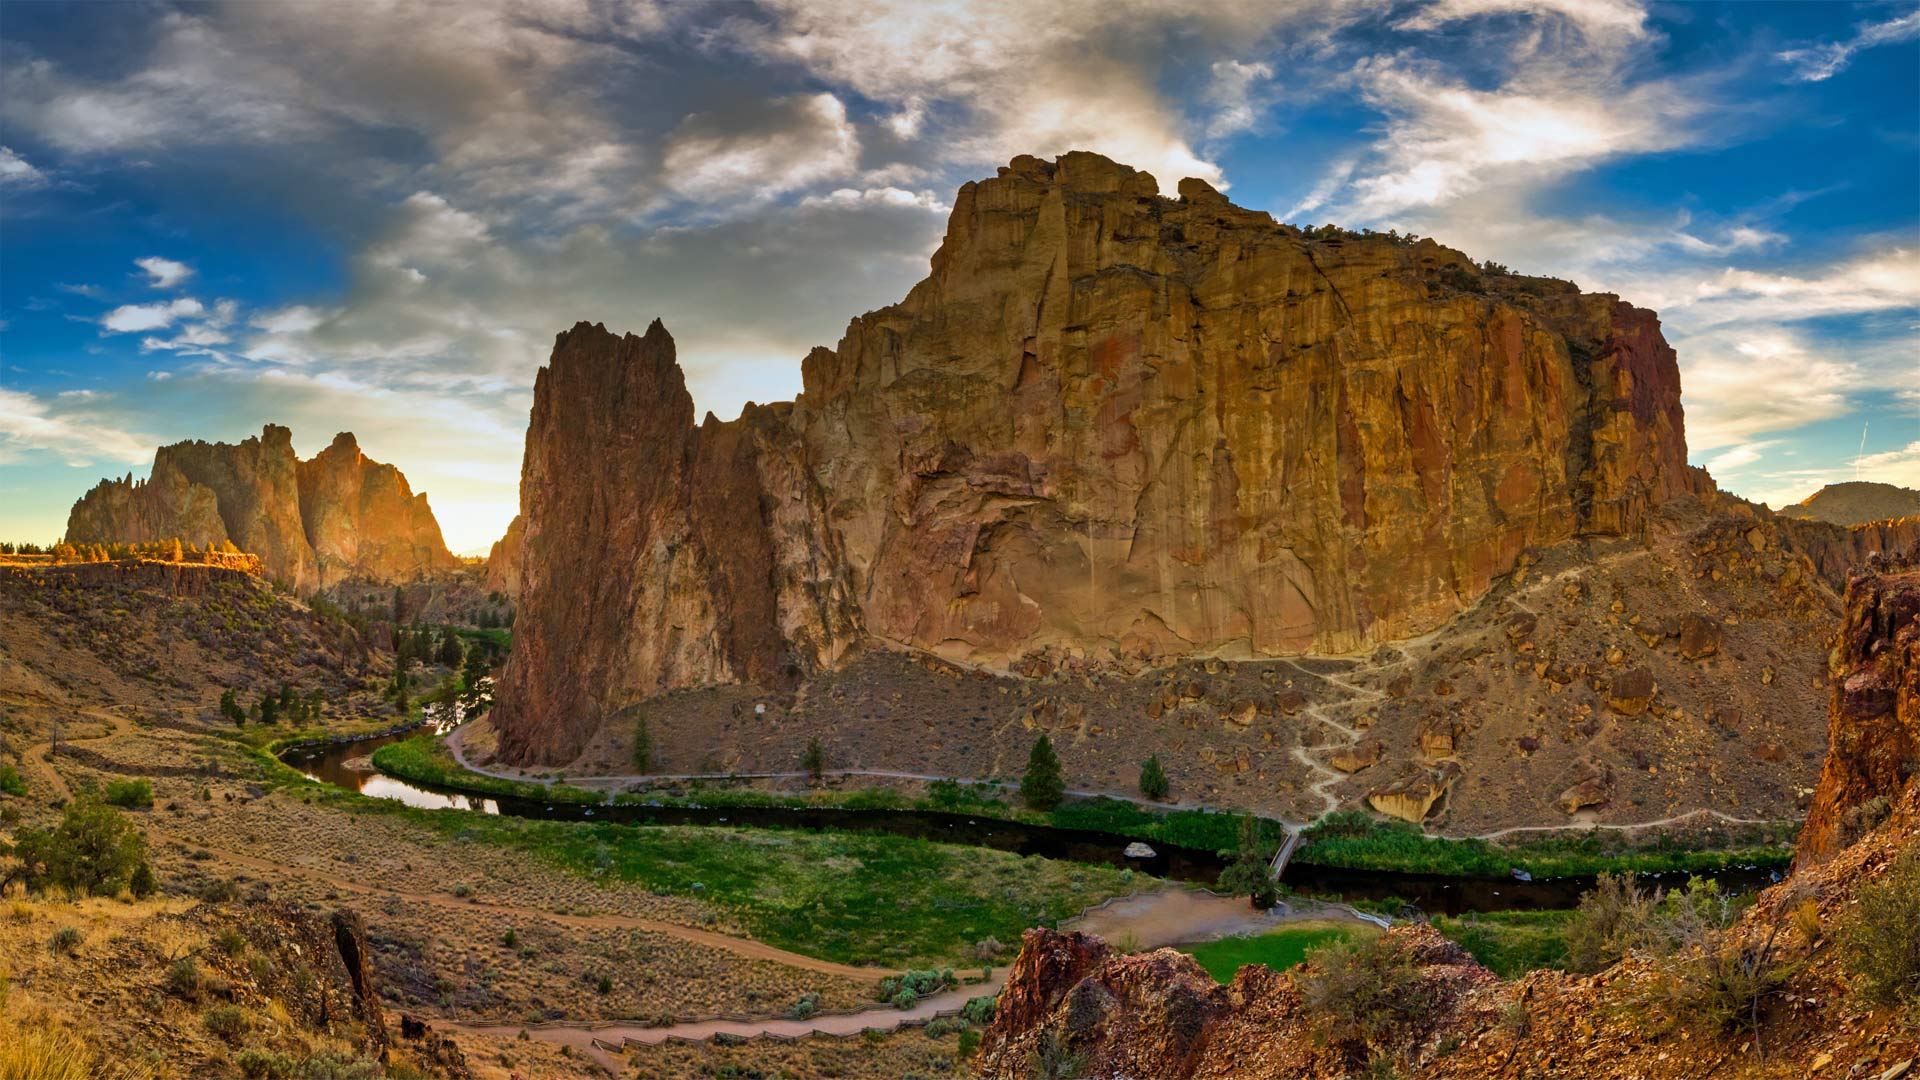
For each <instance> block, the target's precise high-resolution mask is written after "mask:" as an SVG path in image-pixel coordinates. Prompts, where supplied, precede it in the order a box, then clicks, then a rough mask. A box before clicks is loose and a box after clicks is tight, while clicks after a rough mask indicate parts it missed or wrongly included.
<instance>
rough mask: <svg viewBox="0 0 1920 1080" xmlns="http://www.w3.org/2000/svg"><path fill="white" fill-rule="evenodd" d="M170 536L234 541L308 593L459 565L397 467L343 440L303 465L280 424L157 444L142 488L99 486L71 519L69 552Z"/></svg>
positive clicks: (136, 484) (114, 483)
mask: <svg viewBox="0 0 1920 1080" xmlns="http://www.w3.org/2000/svg"><path fill="white" fill-rule="evenodd" d="M174 537H178V538H179V539H180V540H181V541H182V542H183V543H188V544H193V545H195V546H197V547H205V546H206V545H208V544H215V545H218V544H220V543H222V542H231V543H232V544H233V545H234V546H235V547H238V548H240V549H241V550H242V551H248V552H252V553H254V554H256V555H258V556H260V559H261V563H262V566H263V569H264V571H265V573H266V574H267V575H268V576H269V577H273V578H276V579H279V580H281V581H285V582H287V583H288V584H289V585H291V586H293V587H294V588H295V589H297V590H299V591H301V592H303V593H304V592H312V591H314V590H316V589H320V588H323V587H325V586H327V585H331V584H333V583H335V582H338V581H341V580H345V579H347V578H354V577H360V578H372V579H376V580H399V579H403V578H408V577H412V576H413V575H414V574H417V573H421V572H424V571H431V570H437V569H445V568H450V567H453V566H455V565H457V564H458V560H456V559H455V558H454V557H453V555H452V554H451V553H449V552H448V551H447V547H446V544H445V542H444V541H443V540H442V539H441V536H440V526H439V524H438V523H437V522H436V521H435V520H434V517H433V511H432V510H431V509H430V508H429V507H428V506H427V500H426V496H425V495H415V494H413V492H412V490H411V489H410V488H409V487H408V486H407V481H406V477H404V476H402V475H400V471H399V470H398V469H395V468H394V467H393V466H391V465H383V464H380V463H379V462H375V461H372V460H369V459H368V458H367V457H366V456H365V455H363V454H361V453H360V448H359V446H358V444H357V443H356V442H355V441H354V438H353V436H352V435H351V434H344V433H343V434H341V435H339V436H337V437H335V439H334V441H333V444H332V445H331V446H329V447H328V448H327V449H326V450H324V451H322V452H321V453H320V454H318V455H316V456H315V457H314V458H313V459H312V460H311V461H307V462H302V461H300V460H299V458H298V457H297V456H295V454H294V452H293V433H292V432H291V431H289V430H288V429H287V428H284V427H280V426H279V425H276V424H268V425H266V426H265V427H264V428H262V429H261V432H260V434H259V435H258V436H256V437H254V438H249V439H247V440H245V441H244V442H241V443H239V444H230V443H208V442H202V441H199V440H194V441H191V442H180V443H174V444H173V445H171V446H163V447H161V448H160V449H159V450H158V451H156V452H155V453H154V458H153V470H152V472H151V474H150V475H149V477H148V478H147V479H146V480H141V481H136V480H134V479H133V477H132V476H131V475H129V476H127V477H126V478H124V479H119V480H102V481H101V482H100V483H99V484H98V485H97V486H95V487H94V488H93V490H91V491H89V492H87V493H86V494H85V495H83V496H82V497H81V498H80V499H79V501H77V502H75V503H74V505H73V510H72V511H71V512H70V513H69V514H68V516H67V533H66V539H67V541H68V542H69V543H76V544H78V543H113V542H122V543H144V542H150V541H157V540H168V539H172V538H174Z"/></svg>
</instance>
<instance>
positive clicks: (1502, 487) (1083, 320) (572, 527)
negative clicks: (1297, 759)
mask: <svg viewBox="0 0 1920 1080" xmlns="http://www.w3.org/2000/svg"><path fill="white" fill-rule="evenodd" d="M803 377H804V382H805V393H804V394H803V395H802V396H801V397H800V399H799V400H798V401H797V402H795V403H793V404H791V405H777V406H767V407H753V408H749V409H748V410H747V411H746V413H745V415H743V416H742V417H741V418H740V419H739V420H736V421H733V422H731V423H721V422H719V421H716V420H713V419H712V418H709V419H708V421H707V422H706V423H704V424H702V425H701V426H700V427H699V428H697V429H696V428H695V427H694V426H693V424H692V406H691V402H690V401H689V400H688V399H687V397H686V393H685V390H684V387H683V385H682V379H681V376H680V373H679V370H678V368H677V367H676V366H675V365H674V362H673V352H672V343H671V341H670V339H669V338H668V337H667V334H666V331H665V330H664V329H662V328H661V327H660V325H659V324H658V323H655V324H654V326H653V327H651V328H650V329H649V330H648V333H647V335H646V337H645V338H634V337H631V336H629V337H627V338H625V339H615V338H613V337H612V336H611V335H609V334H606V333H605V332H604V331H601V330H599V329H598V328H594V327H585V326H581V327H576V328H575V329H574V330H572V331H570V332H569V333H567V334H564V335H562V336H561V337H560V339H559V342H558V343H557V345H556V347H555V351H554V358H553V362H552V363H551V365H550V366H549V367H548V368H547V369H546V370H545V371H544V372H543V373H542V375H541V381H540V383H539V385H538V387H537V390H536V403H535V408H534V416H533V425H532V427H531V428H530V430H529V432H528V444H527V455H526V464H525V467H524V472H523V478H522V493H521V497H522V512H523V517H524V518H525V531H526V532H525V544H526V547H525V553H524V559H523V564H522V567H521V571H520V593H521V596H520V603H521V611H520V614H519V616H518V622H517V623H516V637H517V642H516V649H515V656H514V659H513V661H512V663H511V665H510V666H509V668H508V671H507V673H506V676H505V679H504V684H503V694H502V697H501V702H500V705H501V708H500V710H499V711H498V713H497V716H496V719H497V720H498V721H499V723H500V724H501V727H502V729H503V747H504V748H505V750H506V752H507V755H508V756H509V757H510V758H513V759H518V760H535V759H541V760H561V759H565V758H566V757H568V756H570V755H571V754H572V753H573V752H575V751H577V750H578V749H579V748H580V746H581V745H582V744H583V742H584V740H585V738H586V737H587V735H588V734H590V733H591V731H592V730H593V729H594V728H595V727H596V726H597V725H598V723H599V722H600V721H601V720H602V719H603V718H604V717H605V716H607V715H609V714H610V713H611V712H613V711H616V710H618V709H619V708H621V707H623V706H624V705H626V704H628V703H630V702H632V701H634V700H637V699H638V698H640V697H643V696H646V695H647V694H650V693H654V692H658V691H662V690H670V689H676V688H682V687H689V686H697V685H703V684H707V683H712V682H731V681H742V680H746V681H753V682H762V683H772V684H779V683H781V682H783V681H789V680H791V679H792V678H793V677H794V676H795V675H796V674H803V673H805V672H807V671H808V670H810V669H812V668H815V667H818V666H821V665H831V664H832V663H834V661H835V659H836V658H837V657H838V656H839V655H841V654H842V653H843V652H844V651H845V649H846V648H847V646H848V645H849V644H851V643H852V642H854V641H857V640H859V639H860V638H861V637H862V636H869V637H871V638H875V639H879V640H882V641H886V642H893V643H898V644H901V645H905V646H909V647H913V648H918V649H924V650H929V651H933V652H937V653H939V654H942V655H944V656H948V657H950V658H953V659H958V660H963V661H967V662H971V663H977V664H984V665H987V666H991V667H1007V666H1010V665H1012V664H1015V663H1017V662H1018V661H1019V660H1020V659H1021V658H1023V657H1026V656H1028V655H1030V654H1035V653H1041V652H1047V651H1053V652H1060V651H1065V652H1071V653H1075V654H1079V655H1085V656H1095V657H1098V656H1126V657H1133V658H1139V659H1147V660H1158V659H1163V658H1167V657H1172V656H1178V655H1187V654H1197V653H1223V654H1229V655H1240V656H1272V655H1286V654H1297V653H1308V652H1324V653H1349V652H1353V651H1356V650H1361V649H1365V648H1367V647H1369V646H1371V645H1373V644H1375V643H1378V642H1383V641H1387V640H1392V639H1397V638H1404V637H1407V636H1411V635H1416V634H1419V633H1421V632H1423V631H1426V630H1429V629H1432V628H1433V627H1435V626H1437V625H1439V624H1440V623H1441V622H1442V621H1444V620H1445V619H1447V618H1448V617H1449V616H1450V615H1452V614H1454V613H1455V612H1457V611H1459V610H1461V609H1462V608H1463V607H1466V606H1467V605H1470V604H1472V603H1473V602H1474V601H1475V600H1476V599H1477V598H1479V597H1480V596H1481V595H1482V594H1483V593H1484V592H1485V591H1486V590H1487V588H1488V586H1489V584H1490V583H1491V582H1492V581H1493V580H1494V579H1496V578H1498V577H1500V576H1501V575H1503V574H1506V573H1508V572H1509V571H1511V570H1512V569H1513V567H1514V565H1515V563H1516V560H1517V559H1518V558H1519V557H1520V554H1521V552H1522V551H1523V550H1525V549H1527V548H1529V547H1537V546H1544V545H1552V544H1555V543H1558V542H1560V541H1564V540H1568V539H1571V538H1573V537H1576V536H1580V535H1594V534H1598V535H1609V534H1629V535H1631V534H1636V533H1637V532H1638V531H1639V530H1641V529H1642V528H1643V527H1644V525H1645V522H1646V520H1647V517H1648V513H1649V510H1650V509H1651V508H1653V507H1655V506H1657V505H1659V504H1661V503H1662V502H1665V501H1667V500H1669V499H1671V498H1672V497H1674V496H1676V495H1678V494H1681V493H1684V492H1687V491H1690V490H1693V489H1694V488H1695V487H1696V486H1698V485H1699V484H1700V483H1701V482H1702V480H1703V474H1697V473H1696V472H1694V471H1691V470H1689V469H1688V468H1687V467H1686V464H1685V461H1686V442H1685V435H1684V429H1683V422H1682V418H1681V412H1680V396H1679V376H1678V370H1677V366H1676V364H1675V358H1674V354H1673V351H1672V350H1671V349H1670V348H1668V347H1667V345H1666V343H1665V342H1664V340H1662V338H1661V336H1660V330H1659V323H1658V320H1657V319H1656V318H1655V316H1654V315H1653V314H1652V313H1651V312H1647V311H1643V310H1640V309H1637V308H1633V307H1631V306H1629V305H1627V304H1624V303H1622V302H1620V301H1619V300H1618V299H1617V298H1615V297H1612V296H1595V295H1585V294H1581V293H1580V292H1578V291H1577V290H1576V289H1575V288H1574V286H1572V285H1570V284H1568V283H1565V282H1559V281H1552V280H1549V279H1543V278H1523V277H1516V276H1513V275H1509V274H1504V273H1493V272H1488V271H1483V270H1482V269H1481V268H1480V267H1478V266H1476V265H1475V264H1474V263H1472V262H1471V261H1470V260H1468V259H1467V258H1466V257H1465V256H1464V255H1462V254H1460V253H1459V252H1456V251H1452V250H1449V249H1447V248H1444V247H1441V246H1440V245H1438V244H1435V243H1433V242H1431V241H1420V242H1418V243H1410V242H1405V241H1402V240H1400V239H1398V238H1389V237H1382V236H1368V237H1360V236H1356V235H1354V234H1349V233H1337V232H1332V231H1328V232H1324V233H1320V232H1317V233H1314V234H1306V233H1302V232H1301V231H1300V230H1297V229H1293V228H1290V227H1287V226H1281V225H1276V224H1275V223H1274V222H1273V221H1272V219H1271V218H1269V217H1268V216H1267V215H1265V214H1263V213H1257V212H1253V211H1248V210H1243V209H1241V208H1238V207H1235V206H1233V205H1232V204H1231V203H1229V202H1228V201H1227V200H1226V199H1225V198H1224V197H1223V196H1221V195H1220V194H1219V193H1218V192H1215V191H1214V190H1213V189H1211V188H1209V187H1208V186H1207V185H1205V184H1204V183H1201V182H1199V181H1196V180H1187V181H1183V182H1182V183H1181V185H1180V197H1179V198H1178V199H1168V198H1163V197H1160V196H1159V195H1158V193H1157V185H1156V184H1155V182H1154V180H1153V178H1152V177H1150V176H1147V175H1146V174H1144V173H1140V172H1137V171H1135V170H1133V169H1130V168H1127V167H1126V166H1123V165H1119V164H1116V163H1114V162H1112V161H1109V160H1107V159H1106V158H1102V157H1099V156H1097V155H1093V154H1085V153H1074V154H1068V155H1066V156H1064V157H1062V158H1060V159H1059V160H1058V161H1056V162H1052V163H1048V162H1043V161H1040V160H1038V159H1035V158H1031V157H1022V158H1017V159H1015V160H1014V162H1013V163H1012V164H1011V165H1010V166H1008V167H1007V168H1004V169H1002V170H1000V174H999V176H997V177H996V178H994V179H990V180H986V181H982V182H979V183H970V184H967V185H966V186H964V187H963V188H961V190H960V193H959V195H958V197H957V198H956V200H955V204H954V210H953V215H952V218H951V220H950V222H949V225H948V230H947V235H946V238H945V240H944V242H943V243H942V245H941V247H940V249H939V250H938V251H937V252H936V253H935V254H934V256H933V262H932V273H931V275H930V276H929V277H928V278H927V279H926V280H925V281H923V282H921V283H920V284H919V285H917V286H915V287H914V288H913V290H912V291H911V292H910V293H909V294H908V296H907V298H906V299H905V300H904V301H902V302H901V303H899V304H896V305H894V306H893V307H890V308H886V309H883V310H881V311H877V312H873V313H870V314H868V315H864V316H861V317H860V318H857V319H855V320H854V321H853V323H852V324H851V325H850V326H849V328H848V330H847V333H846V335H845V337H844V338H843V339H842V340H841V343H840V345H839V347H838V348H837V349H834V350H827V349H816V350H814V352H813V353H812V354H810V355H809V356H808V357H807V358H806V360H805V362H804V364H803ZM606 578H613V579H617V580H613V581H607V580H604V579H606Z"/></svg>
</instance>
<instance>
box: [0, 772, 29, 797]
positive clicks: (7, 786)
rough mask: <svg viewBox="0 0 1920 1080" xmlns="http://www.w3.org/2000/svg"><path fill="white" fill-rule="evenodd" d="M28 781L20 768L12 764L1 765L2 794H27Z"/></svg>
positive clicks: (0, 787) (0, 793)
mask: <svg viewBox="0 0 1920 1080" xmlns="http://www.w3.org/2000/svg"><path fill="white" fill-rule="evenodd" d="M26 793H27V781H26V780H25V779H24V778H23V777H21V775H20V770H19V769H16V768H14V767H13V766H11V765H0V795H25V794H26Z"/></svg>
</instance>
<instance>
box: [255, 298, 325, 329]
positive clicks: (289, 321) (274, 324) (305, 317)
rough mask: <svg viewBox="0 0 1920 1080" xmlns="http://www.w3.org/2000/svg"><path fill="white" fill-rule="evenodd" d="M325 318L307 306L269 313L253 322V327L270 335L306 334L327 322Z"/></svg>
mask: <svg viewBox="0 0 1920 1080" xmlns="http://www.w3.org/2000/svg"><path fill="white" fill-rule="evenodd" d="M325 318H326V317H325V316H323V315H322V314H321V313H320V312H318V311H315V310H314V309H313V308H310V307H308V306H306V305H305V304H295V305H293V306H291V307H283V308H278V309H276V310H274V311H268V312H265V313H263V314H261V315H260V316H258V317H257V318H255V319H254V320H253V325H254V326H255V327H256V328H258V329H260V330H265V331H266V332H267V333H269V334H304V333H306V332H307V331H309V330H311V329H313V328H314V327H316V326H319V325H320V324H321V323H322V322H324V321H325Z"/></svg>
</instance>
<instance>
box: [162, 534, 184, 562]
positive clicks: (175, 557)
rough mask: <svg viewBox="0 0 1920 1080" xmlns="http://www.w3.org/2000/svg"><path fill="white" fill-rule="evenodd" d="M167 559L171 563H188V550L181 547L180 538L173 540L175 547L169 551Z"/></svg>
mask: <svg viewBox="0 0 1920 1080" xmlns="http://www.w3.org/2000/svg"><path fill="white" fill-rule="evenodd" d="M167 558H168V560H169V561H172V562H186V561H187V552H186V549H184V548H182V547H181V546H180V538H179V537H177V536H176V537H174V538H173V546H172V547H171V548H170V549H168V551H167Z"/></svg>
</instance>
